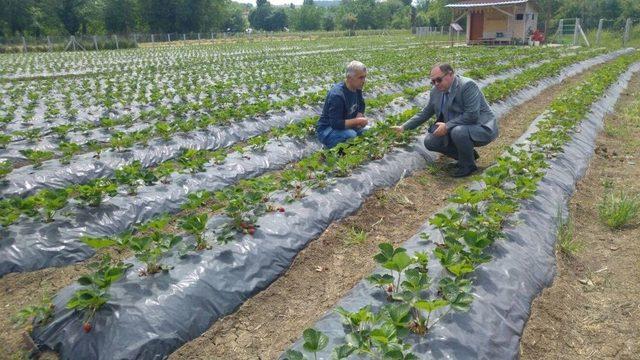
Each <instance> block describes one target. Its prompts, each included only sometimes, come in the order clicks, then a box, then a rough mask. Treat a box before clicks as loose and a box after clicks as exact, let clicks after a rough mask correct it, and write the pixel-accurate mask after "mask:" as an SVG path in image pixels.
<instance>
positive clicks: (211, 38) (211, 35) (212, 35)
mask: <svg viewBox="0 0 640 360" xmlns="http://www.w3.org/2000/svg"><path fill="white" fill-rule="evenodd" d="M211 40H213V32H211Z"/></svg>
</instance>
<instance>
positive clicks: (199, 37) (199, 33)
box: [198, 33, 200, 41]
mask: <svg viewBox="0 0 640 360" xmlns="http://www.w3.org/2000/svg"><path fill="white" fill-rule="evenodd" d="M198 41H200V33H198Z"/></svg>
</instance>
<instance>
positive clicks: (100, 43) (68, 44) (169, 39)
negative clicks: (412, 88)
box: [0, 29, 448, 53]
mask: <svg viewBox="0 0 640 360" xmlns="http://www.w3.org/2000/svg"><path fill="white" fill-rule="evenodd" d="M402 33H406V34H409V30H395V29H394V30H388V29H381V30H340V31H312V32H287V31H276V32H273V31H252V32H208V33H156V34H137V33H136V34H113V35H75V36H40V37H35V36H18V37H4V38H3V37H0V53H28V52H48V51H91V50H111V49H127V48H135V47H138V46H140V45H154V44H158V45H167V44H172V43H178V42H179V43H206V42H215V41H220V40H224V39H240V40H258V39H267V38H282V37H297V38H311V37H342V36H376V35H392V34H402ZM447 36H448V35H447Z"/></svg>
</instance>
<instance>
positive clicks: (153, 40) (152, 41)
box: [151, 34, 156, 44]
mask: <svg viewBox="0 0 640 360" xmlns="http://www.w3.org/2000/svg"><path fill="white" fill-rule="evenodd" d="M155 42H156V41H155V39H154V36H153V34H151V43H152V44H153V43H155Z"/></svg>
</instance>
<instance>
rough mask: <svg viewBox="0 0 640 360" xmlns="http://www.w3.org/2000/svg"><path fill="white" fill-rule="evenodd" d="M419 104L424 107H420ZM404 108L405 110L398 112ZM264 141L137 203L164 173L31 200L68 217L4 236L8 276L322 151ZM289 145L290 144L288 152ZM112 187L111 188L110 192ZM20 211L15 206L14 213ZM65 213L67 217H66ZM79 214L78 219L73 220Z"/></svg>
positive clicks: (198, 158)
mask: <svg viewBox="0 0 640 360" xmlns="http://www.w3.org/2000/svg"><path fill="white" fill-rule="evenodd" d="M615 56H617V54H611V55H607V57H603V58H600V59H599V60H598V59H594V60H590V61H591V62H596V63H597V62H602V61H605V60H606V59H607V58H611V57H615ZM545 66H549V67H551V66H552V64H545ZM580 68H581V67H580V66H578V67H577V69H580ZM560 80H561V79H556V80H554V81H560ZM483 86H484V85H483ZM546 86H549V84H548V83H547V84H541V85H540V86H539V87H541V88H544V87H546ZM424 101H426V100H422V103H423V104H424ZM416 105H418V106H419V103H418V104H416ZM405 108H406V107H405ZM400 109H402V107H401V108H399V109H398V110H400ZM302 125H303V126H302V127H296V126H293V125H292V126H291V127H289V129H290V130H295V131H293V132H291V134H292V135H293V134H294V133H297V134H298V135H299V136H304V134H306V133H308V131H309V130H312V126H311V122H309V123H307V124H304V123H303V124H302ZM305 129H306V130H305ZM300 131H302V133H300ZM264 140H266V138H262V140H261V141H259V142H255V143H252V144H248V145H247V146H246V148H245V149H244V150H243V153H236V154H235V155H234V156H232V157H231V158H230V159H229V161H228V162H226V163H225V164H222V165H217V166H209V165H207V166H204V164H205V163H206V162H207V161H210V160H215V159H216V157H215V156H218V159H220V160H223V159H224V154H223V153H220V152H218V153H215V152H212V153H198V152H194V153H192V154H191V155H192V156H188V157H185V158H183V160H184V161H183V163H180V165H177V166H182V167H183V168H185V167H186V166H184V165H187V164H189V166H191V168H190V169H192V170H193V171H199V169H200V168H201V167H204V169H206V172H204V173H198V174H194V175H191V174H182V175H178V174H174V175H172V176H171V181H168V182H169V183H168V184H157V185H151V186H140V188H139V189H137V192H138V194H137V195H136V196H134V197H133V198H132V197H131V196H129V195H125V193H126V192H131V191H132V190H135V189H136V186H137V185H138V184H137V183H139V182H140V183H141V182H144V181H145V178H146V179H147V180H153V179H154V177H156V178H157V177H158V175H159V174H156V173H153V172H147V171H144V170H142V169H141V168H140V167H128V168H127V171H122V172H120V175H121V176H120V177H121V180H123V181H124V180H125V179H129V180H128V185H125V186H124V188H123V191H122V193H123V194H122V195H118V196H116V197H114V198H112V199H109V200H107V201H106V202H105V203H104V204H103V205H101V206H100V207H97V208H95V209H92V208H91V206H89V207H86V206H85V207H82V206H80V207H78V205H77V204H76V203H77V201H76V200H74V201H73V202H72V203H70V204H69V205H68V206H67V207H66V208H64V209H62V208H59V206H63V207H64V203H65V202H66V201H67V200H68V196H66V195H65V194H64V193H59V192H55V191H53V192H52V191H45V192H43V193H42V194H44V195H42V196H40V197H30V198H28V199H31V200H30V201H31V204H26V205H28V206H26V207H25V208H28V209H30V210H29V211H30V212H31V215H33V216H35V217H36V219H37V218H39V217H40V216H43V217H44V219H45V220H47V218H51V217H52V216H51V215H50V214H52V212H58V213H62V214H59V215H56V216H55V217H54V219H55V220H56V221H54V222H52V223H46V224H38V222H39V221H40V220H27V219H26V218H25V219H23V221H21V222H20V223H19V224H15V225H11V226H9V227H8V228H7V229H6V230H4V231H2V232H0V234H2V235H3V237H6V238H7V239H9V241H5V242H2V243H0V259H2V261H0V268H1V269H2V273H3V274H4V273H6V272H11V271H25V270H31V269H36V268H42V267H48V266H59V265H62V264H66V263H69V262H70V261H78V260H80V259H84V258H86V257H88V256H91V255H92V254H93V251H92V250H91V249H90V248H88V247H87V246H85V245H83V244H82V243H81V242H80V241H79V240H80V238H82V237H83V236H86V235H90V236H105V235H107V236H110V235H113V234H117V233H120V232H122V231H125V230H127V229H130V228H131V226H133V225H134V224H135V223H138V222H142V221H147V220H149V219H151V218H152V217H153V216H157V215H160V214H162V213H166V212H169V213H173V212H177V211H179V210H180V207H181V206H182V205H183V204H185V203H186V202H187V201H190V197H196V200H197V199H198V194H197V191H198V190H207V189H209V190H218V189H221V188H223V187H224V186H228V185H231V184H233V183H234V182H236V181H237V180H238V179H240V178H247V177H254V176H257V175H260V174H261V173H264V172H266V171H268V170H269V168H271V169H277V168H279V167H281V166H284V165H285V164H287V163H288V162H290V161H297V160H298V159H300V157H302V156H305V154H310V153H312V152H313V151H316V150H317V149H319V147H320V145H319V144H318V143H317V141H315V140H311V141H306V142H299V141H286V142H281V141H273V142H271V143H270V145H269V147H268V148H267V150H268V151H267V152H265V153H260V152H259V151H258V152H255V151H253V150H256V149H258V150H260V148H261V147H263V146H266V145H265V142H264ZM283 144H287V145H286V146H285V147H284V148H283V147H282V146H283ZM301 145H303V146H301ZM214 155H215V156H214ZM267 164H268V166H267ZM138 175H139V176H138ZM123 184H124V183H123ZM110 186H111V188H109V187H110ZM73 189H76V190H77V189H78V188H76V187H74V188H73ZM81 189H82V192H83V194H80V193H78V194H76V196H82V199H84V200H83V201H85V202H87V203H90V202H94V204H96V205H97V203H101V202H102V198H103V196H105V195H106V193H107V192H108V191H114V190H113V183H110V182H106V183H105V182H102V183H96V184H91V186H83V187H82V188H81ZM188 194H192V195H188ZM45 195H46V196H45ZM65 196H66V197H65ZM15 208H16V207H15V206H14V207H13V209H15ZM77 210H82V211H77ZM65 213H67V216H66V217H65V216H62V215H64V214H65ZM9 214H10V213H9ZM73 214H75V216H72V217H69V216H68V215H73ZM5 234H6V235H5Z"/></svg>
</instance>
